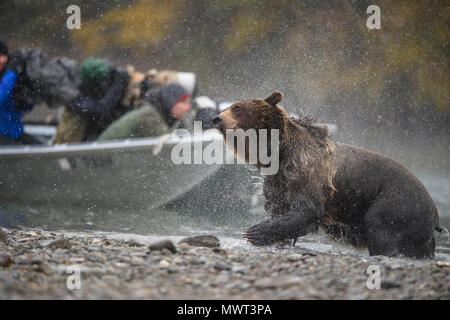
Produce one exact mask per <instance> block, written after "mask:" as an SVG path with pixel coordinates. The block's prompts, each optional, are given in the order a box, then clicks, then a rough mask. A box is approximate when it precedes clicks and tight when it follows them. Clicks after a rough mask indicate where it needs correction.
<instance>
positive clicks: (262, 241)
mask: <svg viewBox="0 0 450 320" xmlns="http://www.w3.org/2000/svg"><path fill="white" fill-rule="evenodd" d="M242 237H244V238H245V239H247V240H248V241H249V242H250V243H251V244H253V245H255V246H267V245H270V244H273V243H275V242H276V239H274V238H273V237H272V236H271V230H270V221H265V222H262V223H259V224H257V225H254V226H253V227H250V228H248V229H247V230H245V231H244V232H243V233H242Z"/></svg>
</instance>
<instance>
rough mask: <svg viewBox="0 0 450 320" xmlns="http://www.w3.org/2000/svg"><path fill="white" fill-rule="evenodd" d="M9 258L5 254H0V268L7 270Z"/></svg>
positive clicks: (9, 262) (9, 263)
mask: <svg viewBox="0 0 450 320" xmlns="http://www.w3.org/2000/svg"><path fill="white" fill-rule="evenodd" d="M11 263H12V259H11V256H10V255H9V254H7V253H0V267H2V268H7V267H9V266H10V265H11Z"/></svg>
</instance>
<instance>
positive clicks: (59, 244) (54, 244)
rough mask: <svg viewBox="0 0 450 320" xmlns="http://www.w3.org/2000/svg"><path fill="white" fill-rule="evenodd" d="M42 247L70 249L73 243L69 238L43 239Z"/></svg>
mask: <svg viewBox="0 0 450 320" xmlns="http://www.w3.org/2000/svg"><path fill="white" fill-rule="evenodd" d="M40 244H41V246H42V247H47V248H55V249H70V248H71V247H72V243H71V242H70V240H69V239H59V240H53V241H52V240H44V241H41V243H40Z"/></svg>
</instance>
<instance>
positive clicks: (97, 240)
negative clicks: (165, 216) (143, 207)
mask: <svg viewBox="0 0 450 320" xmlns="http://www.w3.org/2000/svg"><path fill="white" fill-rule="evenodd" d="M64 236H66V238H64ZM4 238H6V239H5V241H6V243H5V242H4V241H3V240H1V239H0V299H449V298H450V264H449V263H448V262H440V261H431V260H429V261H411V260H407V259H387V258H384V257H365V258H361V257H354V256H338V255H330V254H323V253H320V254H319V253H314V252H307V251H299V252H298V253H288V254H284V253H278V254H277V253H268V252H264V251H261V250H259V249H256V248H252V249H251V250H244V249H242V250H229V249H221V248H203V247H192V246H188V245H185V244H183V245H175V247H176V248H175V249H176V252H175V253H173V247H172V248H168V249H165V248H161V246H153V248H154V249H153V250H152V249H150V246H149V245H148V244H142V243H139V242H137V241H121V240H114V239H110V238H108V237H106V236H101V237H95V236H89V235H86V236H85V237H82V236H73V235H67V234H66V235H64V234H63V233H50V232H42V231H20V230H4ZM162 247H164V245H163V246H162ZM155 248H156V249H155ZM370 265H377V266H378V267H379V268H380V271H381V289H379V290H369V289H368V288H367V279H368V276H369V275H368V274H367V268H368V267H369V266H370ZM78 267H79V268H80V269H79V270H80V279H81V280H80V285H81V288H80V289H72V290H71V289H68V287H67V280H68V278H69V277H71V276H72V278H70V279H75V278H74V277H75V276H76V270H78V269H77V268H78ZM70 270H71V271H70ZM74 270H75V273H74V274H71V273H72V272H74ZM69 272H70V273H69ZM77 283H78V282H76V281H75V282H71V284H72V285H75V286H76V284H77Z"/></svg>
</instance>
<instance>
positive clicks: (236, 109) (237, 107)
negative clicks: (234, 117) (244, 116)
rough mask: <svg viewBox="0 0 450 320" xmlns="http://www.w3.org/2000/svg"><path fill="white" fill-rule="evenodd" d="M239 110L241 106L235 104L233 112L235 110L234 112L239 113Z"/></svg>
mask: <svg viewBox="0 0 450 320" xmlns="http://www.w3.org/2000/svg"><path fill="white" fill-rule="evenodd" d="M239 111H241V107H239V106H235V107H234V108H233V112H234V113H237V112H239Z"/></svg>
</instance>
